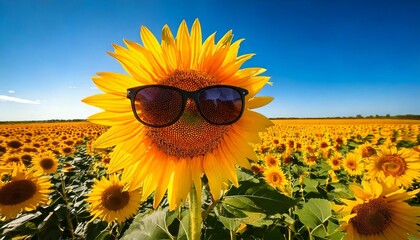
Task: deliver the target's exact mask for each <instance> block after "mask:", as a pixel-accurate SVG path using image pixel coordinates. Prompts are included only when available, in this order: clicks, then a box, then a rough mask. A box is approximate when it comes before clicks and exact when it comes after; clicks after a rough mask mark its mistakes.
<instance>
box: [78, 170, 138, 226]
mask: <svg viewBox="0 0 420 240" xmlns="http://www.w3.org/2000/svg"><path fill="white" fill-rule="evenodd" d="M127 187H128V185H127V182H126V181H121V180H120V179H119V178H118V176H116V175H115V174H112V175H110V176H109V180H108V179H106V178H105V177H102V179H101V180H100V181H99V180H97V179H95V184H94V185H93V187H92V190H91V192H90V193H89V194H88V197H87V199H86V202H88V203H89V204H90V207H89V212H90V213H91V214H92V216H93V219H95V218H100V219H102V220H104V221H107V222H112V221H117V222H124V221H125V220H126V219H128V218H130V217H131V216H133V215H134V214H136V213H137V209H138V208H139V207H140V202H141V193H140V190H139V189H137V190H134V191H127V190H126V188H127Z"/></svg>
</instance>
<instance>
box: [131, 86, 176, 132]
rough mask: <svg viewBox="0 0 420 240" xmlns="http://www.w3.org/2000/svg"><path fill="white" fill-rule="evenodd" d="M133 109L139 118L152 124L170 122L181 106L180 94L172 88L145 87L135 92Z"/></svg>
mask: <svg viewBox="0 0 420 240" xmlns="http://www.w3.org/2000/svg"><path fill="white" fill-rule="evenodd" d="M134 104H135V109H136V113H137V115H138V116H139V118H140V119H141V120H142V121H143V122H145V123H147V124H150V125H152V126H163V125H166V124H168V123H171V122H172V121H174V120H175V119H176V117H177V116H178V115H179V113H180V111H181V108H182V96H181V94H180V93H179V92H178V91H176V90H174V89H168V88H162V87H147V88H143V89H141V90H140V91H138V92H137V94H136V96H135V101H134Z"/></svg>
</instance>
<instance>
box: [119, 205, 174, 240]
mask: <svg viewBox="0 0 420 240" xmlns="http://www.w3.org/2000/svg"><path fill="white" fill-rule="evenodd" d="M166 212H167V211H166V210H156V211H154V212H152V213H151V214H149V215H144V214H139V215H137V216H136V217H135V218H134V220H133V222H132V223H131V225H130V227H129V228H128V229H127V231H126V232H125V233H124V236H123V237H122V239H123V240H130V239H164V238H165V239H167V238H172V236H170V234H169V232H168V230H167V227H166Z"/></svg>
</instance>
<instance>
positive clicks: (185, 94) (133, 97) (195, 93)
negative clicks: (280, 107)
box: [127, 84, 249, 128]
mask: <svg viewBox="0 0 420 240" xmlns="http://www.w3.org/2000/svg"><path fill="white" fill-rule="evenodd" d="M150 87H158V88H163V89H171V90H174V91H176V92H178V93H179V94H181V96H182V106H181V109H180V111H179V114H178V115H177V116H176V117H175V118H174V120H173V121H171V122H169V123H166V124H163V125H154V124H150V123H146V122H144V121H143V120H141V119H140V117H139V116H138V115H137V111H136V106H135V100H136V95H137V93H138V92H139V91H140V90H142V89H145V88H150ZM220 87H226V88H230V89H233V90H236V91H237V92H238V93H239V95H240V96H241V101H242V108H241V111H240V113H239V115H238V117H236V118H235V119H234V120H232V121H230V122H227V123H223V124H220V123H214V122H212V121H211V120H209V119H207V118H206V116H205V115H204V114H203V112H202V106H201V104H200V101H199V99H198V97H199V95H200V94H201V93H202V92H203V91H206V90H208V89H211V88H220ZM248 93H249V92H248V90H246V89H244V88H240V87H236V86H230V85H213V86H208V87H204V88H201V89H199V90H197V91H192V92H190V91H185V90H182V89H179V88H176V87H172V86H167V85H159V84H151V85H143V86H139V87H134V88H129V89H127V98H129V99H130V101H131V108H132V111H133V113H134V117H136V119H137V120H138V121H139V122H141V123H143V124H144V125H146V126H149V127H155V128H161V127H167V126H170V125H172V124H174V123H176V122H177V121H178V120H179V119H180V118H181V116H182V114H183V113H184V110H185V105H186V104H187V100H188V98H191V99H193V100H194V101H195V103H196V105H197V107H198V111H199V112H200V114H201V116H202V117H203V118H204V119H205V120H206V121H207V122H209V123H211V124H214V125H231V124H233V123H235V122H237V121H238V120H239V119H240V118H241V117H242V114H243V112H244V109H245V96H246V95H247V94H248Z"/></svg>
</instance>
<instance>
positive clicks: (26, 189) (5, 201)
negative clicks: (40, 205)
mask: <svg viewBox="0 0 420 240" xmlns="http://www.w3.org/2000/svg"><path fill="white" fill-rule="evenodd" d="M36 191H37V188H36V185H35V183H33V182H32V181H29V180H18V181H12V182H9V183H7V184H6V185H5V186H3V187H2V188H1V189H0V205H16V204H19V203H22V202H24V201H26V200H28V199H30V198H31V197H32V196H33V195H35V193H36Z"/></svg>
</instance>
